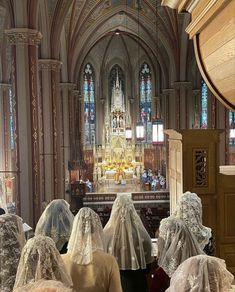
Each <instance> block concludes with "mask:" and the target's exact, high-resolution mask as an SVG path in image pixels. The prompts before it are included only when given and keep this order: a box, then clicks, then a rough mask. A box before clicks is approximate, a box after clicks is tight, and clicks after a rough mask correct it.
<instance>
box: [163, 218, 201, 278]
mask: <svg viewBox="0 0 235 292" xmlns="http://www.w3.org/2000/svg"><path fill="white" fill-rule="evenodd" d="M158 251H159V260H158V261H159V266H161V267H162V268H163V269H164V271H165V272H166V273H167V274H168V275H169V276H170V277H171V276H172V274H173V272H174V271H175V270H176V269H177V267H178V266H179V265H180V264H181V263H182V262H183V261H184V260H186V259H187V258H189V257H191V256H194V255H198V254H203V251H202V249H201V248H200V246H199V244H198V242H197V240H196V239H195V237H194V235H193V234H192V233H191V231H190V230H189V228H188V227H187V225H186V224H185V222H184V221H183V220H181V219H179V218H176V217H174V216H170V217H168V218H165V219H163V220H162V221H161V223H160V227H159V238H158Z"/></svg>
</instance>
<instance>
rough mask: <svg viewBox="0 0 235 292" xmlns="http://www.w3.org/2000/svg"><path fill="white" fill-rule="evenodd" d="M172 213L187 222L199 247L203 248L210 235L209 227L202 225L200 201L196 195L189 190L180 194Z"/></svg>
mask: <svg viewBox="0 0 235 292" xmlns="http://www.w3.org/2000/svg"><path fill="white" fill-rule="evenodd" d="M174 215H175V216H176V217H178V218H180V219H182V220H183V221H184V222H185V223H186V224H187V226H188V228H189V229H190V230H191V232H192V233H193V234H194V236H195V237H196V238H197V240H198V242H199V244H200V246H201V248H204V247H205V245H206V244H207V243H208V242H209V239H210V237H211V229H210V228H208V227H205V226H203V225H202V203H201V199H200V198H199V197H198V195H197V194H195V193H191V192H186V193H184V194H182V196H181V197H180V199H179V201H178V203H177V207H176V210H175V212H174Z"/></svg>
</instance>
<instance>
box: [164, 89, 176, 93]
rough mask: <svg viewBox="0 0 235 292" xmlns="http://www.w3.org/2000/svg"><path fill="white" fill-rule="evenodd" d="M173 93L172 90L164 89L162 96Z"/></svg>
mask: <svg viewBox="0 0 235 292" xmlns="http://www.w3.org/2000/svg"><path fill="white" fill-rule="evenodd" d="M173 92H174V89H173V88H165V89H163V90H162V93H163V94H171V93H173Z"/></svg>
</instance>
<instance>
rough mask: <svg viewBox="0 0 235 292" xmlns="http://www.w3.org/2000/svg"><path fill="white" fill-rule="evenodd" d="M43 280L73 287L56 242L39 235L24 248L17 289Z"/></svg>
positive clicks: (17, 277)
mask: <svg viewBox="0 0 235 292" xmlns="http://www.w3.org/2000/svg"><path fill="white" fill-rule="evenodd" d="M41 279H47V280H58V281H61V282H62V283H64V284H65V285H67V286H71V285H72V281H71V279H70V277H69V275H68V274H67V271H66V268H65V266H64V263H63V261H62V259H61V256H60V254H59V252H58V250H57V248H56V246H55V243H54V241H53V240H52V239H51V238H50V237H47V236H41V235H38V236H35V237H33V238H31V239H29V240H28V241H27V243H26V245H25V246H24V249H23V251H22V254H21V258H20V262H19V266H18V269H17V275H16V281H15V288H18V287H22V286H24V285H26V284H27V283H29V282H34V281H37V280H41Z"/></svg>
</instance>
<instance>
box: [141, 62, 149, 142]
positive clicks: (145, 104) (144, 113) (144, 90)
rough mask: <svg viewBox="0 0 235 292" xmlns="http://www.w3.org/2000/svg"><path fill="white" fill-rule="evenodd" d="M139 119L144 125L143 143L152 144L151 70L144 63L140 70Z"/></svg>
mask: <svg viewBox="0 0 235 292" xmlns="http://www.w3.org/2000/svg"><path fill="white" fill-rule="evenodd" d="M139 78H140V119H141V122H142V123H143V124H144V131H145V142H147V143H151V142H152V122H151V104H152V81H151V70H150V68H149V65H148V64H147V63H144V64H143V65H142V67H141V69H140V73H139Z"/></svg>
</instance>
